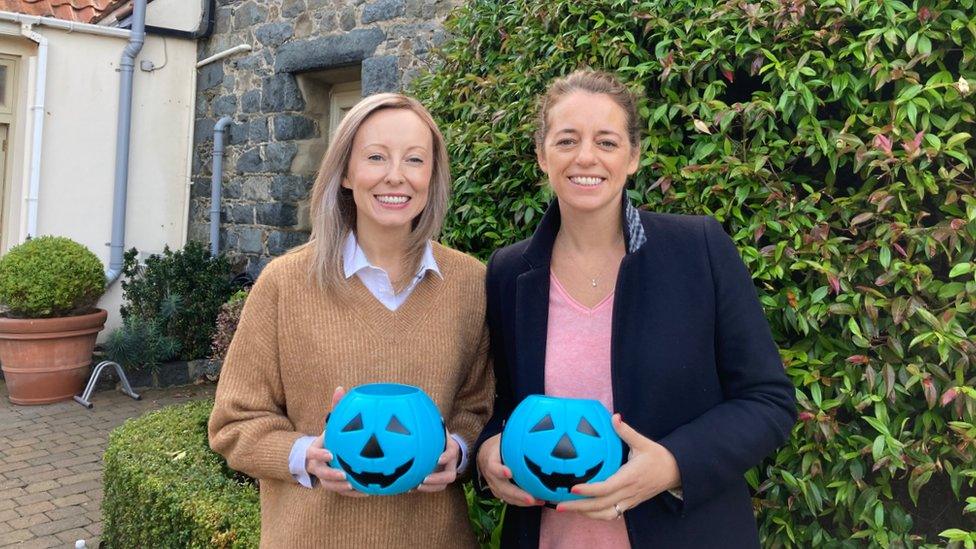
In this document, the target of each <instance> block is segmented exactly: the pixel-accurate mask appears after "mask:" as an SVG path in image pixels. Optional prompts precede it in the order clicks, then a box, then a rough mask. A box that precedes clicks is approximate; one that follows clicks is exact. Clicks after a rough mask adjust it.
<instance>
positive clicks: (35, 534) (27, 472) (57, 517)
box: [0, 381, 214, 548]
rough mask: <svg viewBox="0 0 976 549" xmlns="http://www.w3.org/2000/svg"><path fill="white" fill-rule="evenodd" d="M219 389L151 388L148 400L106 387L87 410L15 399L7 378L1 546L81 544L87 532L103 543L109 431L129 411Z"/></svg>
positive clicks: (2, 415)
mask: <svg viewBox="0 0 976 549" xmlns="http://www.w3.org/2000/svg"><path fill="white" fill-rule="evenodd" d="M213 391H214V386H213V385H199V386H189V387H173V388H168V389H144V390H142V391H141V392H140V394H141V395H142V400H140V401H136V400H132V399H131V398H129V397H127V396H125V395H123V394H122V393H119V392H116V391H102V392H96V393H95V394H94V396H93V397H92V403H94V405H95V407H94V408H93V409H91V410H86V409H85V408H83V407H82V406H81V405H80V404H77V403H76V402H74V401H68V402H61V403H58V404H48V405H46V406H14V405H12V404H10V401H9V400H8V399H7V388H6V386H5V385H4V384H3V382H2V381H0V547H18V548H27V547H31V548H35V547H36V548H42V547H74V543H75V541H76V540H79V539H85V540H86V541H87V543H88V547H89V548H96V547H98V538H99V536H100V535H101V532H102V516H101V509H100V506H101V502H102V453H103V452H104V451H105V445H106V443H107V442H108V433H109V432H110V431H111V430H112V429H114V428H115V427H116V426H118V425H120V424H121V423H122V422H123V421H125V420H126V419H127V418H130V417H135V416H139V415H142V414H143V413H145V412H147V411H149V410H155V409H157V408H159V407H160V406H165V405H167V404H175V403H180V402H187V401H189V400H196V399H201V398H206V397H209V396H212V395H213ZM137 392H139V391H137Z"/></svg>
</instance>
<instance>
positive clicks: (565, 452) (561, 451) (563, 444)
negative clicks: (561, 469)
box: [552, 433, 576, 459]
mask: <svg viewBox="0 0 976 549" xmlns="http://www.w3.org/2000/svg"><path fill="white" fill-rule="evenodd" d="M552 457H554V458H559V459H573V458H575V457H576V446H573V441H572V440H569V436H568V435H567V434H566V433H563V436H562V438H560V439H559V442H557V443H556V447H555V448H553V449H552Z"/></svg>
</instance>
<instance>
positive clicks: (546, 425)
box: [529, 414, 555, 433]
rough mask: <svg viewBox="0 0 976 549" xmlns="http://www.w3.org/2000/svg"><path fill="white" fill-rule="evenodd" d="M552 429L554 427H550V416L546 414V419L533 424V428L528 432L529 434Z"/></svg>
mask: <svg viewBox="0 0 976 549" xmlns="http://www.w3.org/2000/svg"><path fill="white" fill-rule="evenodd" d="M554 428H555V427H553V425H552V416H551V415H549V414H546V417H544V418H542V419H540V420H539V423H536V424H535V427H533V428H532V429H531V430H530V431H529V432H530V433H536V432H538V431H551V430H553V429H554Z"/></svg>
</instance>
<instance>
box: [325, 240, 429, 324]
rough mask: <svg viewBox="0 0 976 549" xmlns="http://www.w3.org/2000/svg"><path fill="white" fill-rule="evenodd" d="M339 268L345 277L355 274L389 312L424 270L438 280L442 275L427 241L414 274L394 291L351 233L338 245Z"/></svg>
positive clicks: (403, 300) (402, 299)
mask: <svg viewBox="0 0 976 549" xmlns="http://www.w3.org/2000/svg"><path fill="white" fill-rule="evenodd" d="M342 269H343V273H344V274H345V276H346V279H347V280H348V279H349V278H352V276H353V275H356V276H357V277H359V280H361V281H362V283H363V286H366V289H367V290H369V293H371V294H373V297H375V298H376V299H378V300H379V302H380V303H382V304H383V306H384V307H386V308H387V309H389V310H391V311H395V310H397V309H399V308H400V306H401V305H403V303H404V302H405V301H406V300H407V298H408V297H410V294H411V293H413V290H414V289H415V288H416V287H417V284H419V283H420V281H421V280H423V279H424V275H426V274H427V272H428V271H430V272H433V273H435V274H436V275H437V276H439V277H441V278H442V279H443V278H444V276H443V275H441V271H440V269H439V268H438V267H437V261H436V260H435V259H434V247H433V246H432V245H431V244H430V242H429V241H428V242H427V246H426V247H425V248H424V255H423V257H421V258H420V267H419V268H418V269H417V274H416V275H414V277H413V278H412V279H411V280H410V283H409V284H407V287H406V288H404V289H402V290H400V292H399V293H397V292H395V291H394V290H393V284H392V283H390V275H388V274H387V272H386V271H384V270H383V269H381V268H380V267H377V266H375V265H373V264H372V263H370V261H369V259H368V258H367V257H366V253H365V252H363V249H362V248H361V247H360V246H359V243H358V242H357V241H356V235H354V234H353V233H352V232H350V233H349V236H348V237H346V244H345V245H344V246H343V248H342Z"/></svg>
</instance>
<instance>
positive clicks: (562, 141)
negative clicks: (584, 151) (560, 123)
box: [556, 138, 576, 147]
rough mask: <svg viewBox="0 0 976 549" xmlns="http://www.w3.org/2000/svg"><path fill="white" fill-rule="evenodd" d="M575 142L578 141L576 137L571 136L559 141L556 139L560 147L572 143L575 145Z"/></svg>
mask: <svg viewBox="0 0 976 549" xmlns="http://www.w3.org/2000/svg"><path fill="white" fill-rule="evenodd" d="M575 143H576V141H575V140H574V139H569V138H565V139H560V140H559V141H556V145H557V146H559V147H568V146H570V145H574V144H575Z"/></svg>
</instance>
